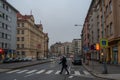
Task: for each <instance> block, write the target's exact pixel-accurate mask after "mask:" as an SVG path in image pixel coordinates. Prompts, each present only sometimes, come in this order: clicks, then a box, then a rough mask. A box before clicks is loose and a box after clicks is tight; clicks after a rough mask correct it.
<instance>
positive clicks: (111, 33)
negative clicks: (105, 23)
mask: <svg viewBox="0 0 120 80" xmlns="http://www.w3.org/2000/svg"><path fill="white" fill-rule="evenodd" d="M110 35H113V24H112V22H111V23H110Z"/></svg>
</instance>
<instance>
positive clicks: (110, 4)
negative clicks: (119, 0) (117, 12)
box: [109, 1, 112, 12]
mask: <svg viewBox="0 0 120 80" xmlns="http://www.w3.org/2000/svg"><path fill="white" fill-rule="evenodd" d="M109 9H110V12H112V1H110V3H109Z"/></svg>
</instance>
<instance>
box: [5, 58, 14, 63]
mask: <svg viewBox="0 0 120 80" xmlns="http://www.w3.org/2000/svg"><path fill="white" fill-rule="evenodd" d="M11 62H13V60H12V58H5V59H4V60H3V63H11Z"/></svg>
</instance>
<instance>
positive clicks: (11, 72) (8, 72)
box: [7, 69, 20, 74]
mask: <svg viewBox="0 0 120 80" xmlns="http://www.w3.org/2000/svg"><path fill="white" fill-rule="evenodd" d="M17 71H20V70H19V69H17V70H13V71H9V72H7V73H8V74H10V73H14V72H17Z"/></svg>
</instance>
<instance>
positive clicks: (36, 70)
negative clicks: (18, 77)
mask: <svg viewBox="0 0 120 80" xmlns="http://www.w3.org/2000/svg"><path fill="white" fill-rule="evenodd" d="M35 71H37V70H32V71H29V72H27V74H30V73H33V72H35Z"/></svg>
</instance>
